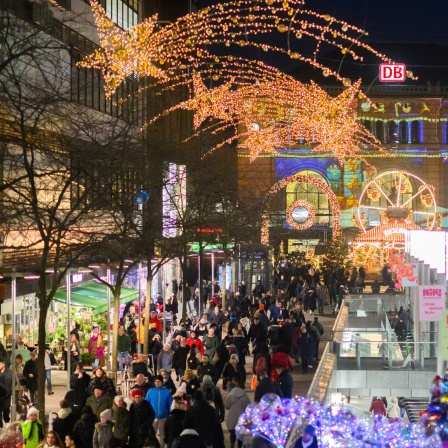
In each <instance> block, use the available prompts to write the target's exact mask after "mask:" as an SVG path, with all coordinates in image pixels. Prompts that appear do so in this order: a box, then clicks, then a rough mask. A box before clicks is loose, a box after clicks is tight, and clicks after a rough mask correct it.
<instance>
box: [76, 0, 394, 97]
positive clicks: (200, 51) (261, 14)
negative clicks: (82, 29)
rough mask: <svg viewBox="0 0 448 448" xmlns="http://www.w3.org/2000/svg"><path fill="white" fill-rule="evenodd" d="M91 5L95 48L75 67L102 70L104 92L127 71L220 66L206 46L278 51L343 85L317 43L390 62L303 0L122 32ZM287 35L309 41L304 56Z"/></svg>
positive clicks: (233, 4) (166, 74) (161, 75)
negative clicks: (279, 41)
mask: <svg viewBox="0 0 448 448" xmlns="http://www.w3.org/2000/svg"><path fill="white" fill-rule="evenodd" d="M90 3H91V6H92V11H93V15H94V19H95V23H96V25H97V28H98V35H99V40H100V45H101V48H100V49H99V50H97V51H95V53H94V54H92V55H90V56H88V57H87V58H86V59H85V60H84V61H82V62H81V63H80V65H81V66H83V67H94V68H97V69H99V70H101V71H102V72H103V75H104V79H105V92H106V96H107V97H110V96H111V95H112V93H113V92H114V91H115V90H116V89H117V87H118V86H119V84H120V83H121V82H122V81H123V80H124V79H125V77H126V76H130V75H131V74H133V75H134V76H139V77H142V76H145V77H151V78H153V79H154V81H155V82H156V83H157V82H161V83H163V82H166V80H167V79H170V78H171V76H172V75H171V73H174V72H175V71H176V70H177V69H179V68H180V70H181V71H182V72H183V74H182V75H180V76H181V78H184V79H188V71H187V70H185V69H186V67H187V66H188V65H192V64H195V65H201V64H205V65H209V64H210V63H212V61H215V63H216V64H222V59H223V57H220V56H217V55H214V54H212V53H211V52H210V50H209V48H210V45H212V47H214V46H217V47H220V46H225V47H234V46H236V47H252V48H256V49H260V50H262V51H274V52H279V53H284V54H286V55H288V56H289V57H291V58H292V59H296V60H298V61H302V62H305V63H308V64H310V65H312V66H313V67H315V68H318V69H320V70H322V71H323V72H324V73H325V75H327V76H328V75H332V76H335V77H336V78H337V79H339V80H340V81H341V82H342V83H343V84H344V85H348V84H349V83H350V81H349V80H347V79H344V78H343V77H341V76H340V75H339V74H338V73H336V72H334V71H333V70H331V69H330V68H328V67H326V66H325V65H323V64H322V63H321V62H320V61H319V60H318V53H319V50H320V47H321V45H322V43H324V42H325V43H326V44H329V45H331V46H334V47H336V48H338V49H339V50H340V51H341V54H343V55H351V56H352V57H353V58H354V59H357V60H362V57H361V55H360V54H359V50H361V49H362V50H367V51H368V52H371V53H373V54H374V55H375V56H377V57H378V58H379V59H380V60H381V61H384V62H389V63H391V62H392V61H391V60H390V59H389V58H387V57H386V56H385V55H383V54H381V53H379V52H377V51H376V50H374V49H373V48H372V47H371V46H369V45H367V44H365V43H363V42H361V41H360V40H359V39H358V37H359V36H362V35H366V34H367V33H366V32H365V31H364V30H362V29H360V28H358V27H355V26H353V25H350V24H348V23H347V22H345V21H341V20H337V19H336V18H334V17H331V16H329V15H327V14H318V13H316V12H314V11H312V10H308V9H304V8H303V6H304V2H303V0H289V1H279V0H273V1H271V0H269V1H264V2H263V1H256V0H238V1H230V2H227V3H222V4H217V5H214V6H211V7H207V8H204V9H202V10H200V11H198V12H195V13H191V14H188V15H186V16H184V17H181V18H179V19H178V20H177V21H176V22H174V23H172V24H169V25H167V26H164V27H162V28H158V27H157V21H158V17H157V15H154V16H152V17H150V18H148V19H147V20H145V21H144V22H142V23H140V24H138V25H135V26H134V27H131V28H129V29H128V30H122V29H120V28H119V27H117V26H116V25H115V24H114V23H113V21H112V20H111V19H109V18H108V17H107V15H106V12H105V10H104V9H103V8H102V7H101V6H100V4H99V3H98V2H97V1H96V0H91V2H90ZM286 32H287V33H286ZM277 33H280V34H283V33H286V36H287V38H286V39H285V41H286V43H285V45H284V46H280V45H274V44H272V42H273V39H272V37H273V35H274V34H277ZM291 36H295V37H293V38H291ZM263 38H265V39H263ZM294 40H297V41H298V42H300V45H303V43H302V42H303V40H306V41H309V42H311V43H314V50H313V51H312V52H311V53H310V55H309V56H306V55H304V54H302V53H301V52H300V51H296V48H295V42H294ZM224 59H225V58H224ZM184 68H185V69H184ZM243 68H245V67H244V65H241V69H243ZM220 70H221V71H222V73H221V74H220V73H219V70H218V71H217V72H216V73H215V74H214V75H215V77H216V76H217V77H218V78H220V77H222V76H224V78H225V77H226V76H227V77H229V78H230V77H232V76H233V75H230V76H229V74H227V75H226V74H225V73H224V72H225V70H223V66H222V65H221V68H220ZM221 79H222V78H221ZM224 82H226V80H224Z"/></svg>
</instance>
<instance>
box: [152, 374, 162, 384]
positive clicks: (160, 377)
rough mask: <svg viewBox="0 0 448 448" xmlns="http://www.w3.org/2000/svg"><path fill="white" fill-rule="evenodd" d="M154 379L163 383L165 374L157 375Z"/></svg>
mask: <svg viewBox="0 0 448 448" xmlns="http://www.w3.org/2000/svg"><path fill="white" fill-rule="evenodd" d="M154 381H161V382H162V383H163V376H162V375H156V377H155V378H154Z"/></svg>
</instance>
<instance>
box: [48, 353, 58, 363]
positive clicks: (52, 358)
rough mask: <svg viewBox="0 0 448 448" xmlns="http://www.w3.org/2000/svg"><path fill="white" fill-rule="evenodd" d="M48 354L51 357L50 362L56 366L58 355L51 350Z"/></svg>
mask: <svg viewBox="0 0 448 448" xmlns="http://www.w3.org/2000/svg"><path fill="white" fill-rule="evenodd" d="M48 356H49V357H50V364H51V365H52V366H55V365H56V364H57V362H56V356H54V353H53V352H52V351H51V350H50V352H49V353H48Z"/></svg>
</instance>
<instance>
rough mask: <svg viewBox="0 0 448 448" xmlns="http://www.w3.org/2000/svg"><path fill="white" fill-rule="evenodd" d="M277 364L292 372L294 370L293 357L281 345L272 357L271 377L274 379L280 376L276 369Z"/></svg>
mask: <svg viewBox="0 0 448 448" xmlns="http://www.w3.org/2000/svg"><path fill="white" fill-rule="evenodd" d="M277 366H281V367H283V368H284V369H285V370H289V371H290V372H292V371H293V370H294V367H293V365H292V361H291V357H290V356H289V355H288V353H285V352H283V351H282V348H281V347H280V348H279V350H277V351H276V352H275V353H274V354H273V355H272V357H271V377H272V379H273V380H274V381H277V378H278V373H277V371H276V370H275V368H276V367H277Z"/></svg>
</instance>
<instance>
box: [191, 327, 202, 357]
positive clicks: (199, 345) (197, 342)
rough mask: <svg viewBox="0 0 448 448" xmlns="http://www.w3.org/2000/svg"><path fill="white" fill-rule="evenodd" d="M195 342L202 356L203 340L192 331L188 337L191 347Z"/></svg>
mask: <svg viewBox="0 0 448 448" xmlns="http://www.w3.org/2000/svg"><path fill="white" fill-rule="evenodd" d="M193 344H195V345H196V348H197V349H198V350H199V351H200V352H201V356H202V355H203V354H204V346H203V345H202V341H201V340H200V339H198V338H197V336H196V333H195V332H194V331H190V337H189V338H188V339H187V345H188V346H189V347H191V346H192V345H193Z"/></svg>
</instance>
